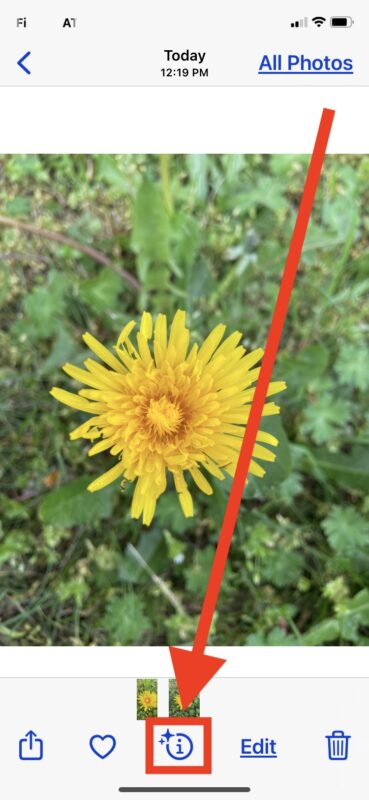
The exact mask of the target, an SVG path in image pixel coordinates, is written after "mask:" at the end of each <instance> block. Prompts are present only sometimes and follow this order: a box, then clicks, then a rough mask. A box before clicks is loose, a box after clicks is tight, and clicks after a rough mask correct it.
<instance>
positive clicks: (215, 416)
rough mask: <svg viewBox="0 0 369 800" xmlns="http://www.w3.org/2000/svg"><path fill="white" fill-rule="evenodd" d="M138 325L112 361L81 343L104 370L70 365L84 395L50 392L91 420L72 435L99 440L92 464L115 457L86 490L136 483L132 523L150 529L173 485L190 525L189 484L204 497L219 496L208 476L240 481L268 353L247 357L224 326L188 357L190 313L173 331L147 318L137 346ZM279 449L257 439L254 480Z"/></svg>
mask: <svg viewBox="0 0 369 800" xmlns="http://www.w3.org/2000/svg"><path fill="white" fill-rule="evenodd" d="M135 324H136V323H135V322H133V321H132V322H129V323H128V325H126V326H125V327H124V328H123V330H122V332H121V333H120V335H119V337H118V341H117V344H116V346H115V348H114V349H115V353H116V355H113V353H111V352H110V350H108V349H107V348H106V347H104V345H102V344H101V343H100V342H99V341H98V340H97V339H95V337H94V336H92V335H91V334H90V333H85V334H84V336H83V339H84V341H85V343H86V344H87V346H88V347H89V348H90V350H91V351H92V352H93V353H94V354H95V355H96V356H98V358H99V359H100V361H102V362H103V364H101V363H99V362H97V361H95V360H94V359H92V358H87V360H86V361H85V362H84V365H85V368H86V369H80V368H79V367H75V366H73V365H72V364H64V367H63V369H64V371H65V372H66V373H67V375H70V376H71V377H72V378H74V379H75V380H77V381H79V382H80V383H83V384H85V385H86V386H88V387H89V388H88V389H81V390H80V391H79V392H78V394H73V393H72V392H67V391H65V390H64V389H58V388H55V387H54V388H53V389H52V390H51V394H52V395H53V397H55V398H56V399H57V400H59V401H60V402H62V403H65V404H66V405H68V406H71V407H72V408H75V409H77V410H78V411H85V412H87V413H88V414H90V415H91V416H90V418H89V419H88V420H87V421H86V422H83V423H82V425H79V426H78V427H77V428H76V429H75V430H73V431H72V432H71V433H70V438H71V439H77V438H84V439H88V440H90V441H93V440H95V439H99V441H98V442H96V444H93V445H92V447H91V448H90V449H89V451H88V455H89V456H93V455H95V454H96V453H102V452H103V451H104V450H109V451H110V453H111V455H112V456H115V457H116V458H117V459H118V460H117V461H116V463H115V464H114V465H113V466H112V467H111V468H110V469H108V471H107V472H105V473H104V474H103V475H100V477H98V478H96V480H94V481H92V483H90V484H89V486H88V487H87V488H88V489H89V491H90V492H95V491H97V490H98V489H103V488H104V487H105V486H107V485H108V484H109V483H111V482H112V481H115V480H116V479H118V478H121V479H124V480H126V481H136V485H135V490H134V495H133V500H132V507H131V514H132V517H133V518H134V519H139V518H140V517H141V515H142V518H143V523H144V525H150V523H151V521H152V519H153V516H154V513H155V507H156V503H157V500H158V498H159V497H160V495H161V494H163V492H164V491H165V489H166V486H167V477H168V474H169V475H171V476H172V478H173V481H174V485H175V488H176V490H177V493H178V497H179V502H180V504H181V507H182V510H183V513H184V514H185V516H186V517H191V516H193V502H192V496H191V493H190V489H189V488H188V483H187V480H188V478H189V477H190V478H191V479H192V481H193V482H194V483H195V484H196V485H197V487H198V488H199V489H201V491H202V492H204V493H205V494H208V495H210V494H212V492H213V489H212V486H211V484H210V483H209V481H208V479H207V478H206V477H205V474H204V473H209V474H210V475H211V476H212V477H215V478H218V479H219V480H222V479H224V477H225V476H224V473H225V472H227V473H228V474H229V475H231V476H233V475H234V472H235V469H236V465H237V459H238V455H239V451H240V447H241V443H242V438H243V435H244V430H245V425H246V424H247V420H248V417H249V413H250V408H251V402H252V398H253V396H254V391H255V383H256V381H257V378H258V375H259V372H260V367H258V366H257V364H258V363H259V362H260V359H261V357H262V355H263V351H262V349H261V348H259V349H257V350H253V351H251V352H249V353H247V352H246V350H245V348H244V347H243V346H242V345H240V340H241V339H242V334H241V333H239V332H238V331H236V332H235V333H232V334H231V335H230V336H228V337H227V338H225V339H224V338H223V337H224V333H225V325H217V326H216V327H215V328H214V330H213V331H212V332H211V333H210V334H209V335H208V336H207V338H206V339H205V341H204V342H203V343H202V344H201V346H200V347H199V346H198V345H197V344H194V345H193V346H192V347H191V349H189V341H190V333H189V330H188V328H187V327H186V314H185V312H184V311H177V312H176V314H175V316H174V319H173V322H172V324H171V327H170V331H169V332H168V331H167V319H166V316H165V314H159V315H158V317H157V319H156V321H155V326H154V327H153V322H152V317H151V314H149V313H148V312H146V311H145V312H144V313H143V315H142V318H141V325H140V329H139V331H138V333H137V336H136V339H137V343H136V345H134V344H133V343H132V341H131V338H130V336H131V333H132V330H133V328H134V327H135ZM285 388H286V384H285V383H284V382H282V381H273V382H271V383H270V384H269V388H268V396H271V395H274V394H276V393H277V392H280V391H282V390H283V389H285ZM278 412H279V407H278V406H276V405H275V404H274V403H273V402H267V403H265V405H264V407H263V415H264V416H267V415H270V414H278ZM277 444H278V440H277V439H276V438H275V437H274V436H272V435H271V434H270V433H266V432H264V431H259V432H258V435H257V437H256V443H255V446H254V450H253V459H252V461H251V465H250V472H251V473H252V474H253V475H258V476H259V477H262V476H263V475H264V473H265V470H264V468H263V467H262V466H261V465H260V463H259V461H267V462H268V461H274V460H275V454H274V453H273V452H272V451H271V450H270V449H269V448H268V447H265V445H270V446H272V447H275V446H276V445H277Z"/></svg>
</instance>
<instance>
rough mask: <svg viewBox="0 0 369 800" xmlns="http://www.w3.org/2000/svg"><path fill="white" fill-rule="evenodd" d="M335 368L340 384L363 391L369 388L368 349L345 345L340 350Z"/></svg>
mask: <svg viewBox="0 0 369 800" xmlns="http://www.w3.org/2000/svg"><path fill="white" fill-rule="evenodd" d="M334 368H335V371H336V372H337V375H338V379H339V382H340V383H342V384H344V385H346V386H352V387H356V388H357V389H361V390H364V389H367V388H368V386H369V350H368V348H367V347H364V346H362V345H355V344H344V345H343V346H342V347H341V349H340V354H339V357H338V359H337V361H336V364H335V367H334Z"/></svg>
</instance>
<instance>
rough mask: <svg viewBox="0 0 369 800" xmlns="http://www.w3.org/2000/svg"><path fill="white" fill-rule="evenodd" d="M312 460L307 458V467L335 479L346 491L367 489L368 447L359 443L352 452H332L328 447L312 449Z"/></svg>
mask: <svg viewBox="0 0 369 800" xmlns="http://www.w3.org/2000/svg"><path fill="white" fill-rule="evenodd" d="M309 453H310V456H311V460H310V459H309V460H308V459H306V464H305V469H306V471H307V472H310V473H312V474H313V475H314V469H315V467H316V468H317V469H318V471H319V472H320V474H321V475H323V476H324V477H326V478H328V479H329V480H332V481H334V482H335V483H337V484H338V485H339V486H341V487H342V488H343V489H345V490H346V491H349V490H350V489H359V490H362V491H367V490H368V486H369V461H368V450H367V448H366V447H361V446H359V445H357V446H356V447H353V448H352V450H351V452H350V453H348V454H346V453H339V452H338V453H331V452H329V451H328V450H326V449H317V450H313V449H310V451H309Z"/></svg>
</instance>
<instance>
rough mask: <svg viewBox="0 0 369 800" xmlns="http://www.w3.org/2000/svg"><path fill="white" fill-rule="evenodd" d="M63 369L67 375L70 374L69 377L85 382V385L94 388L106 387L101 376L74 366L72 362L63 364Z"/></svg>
mask: <svg viewBox="0 0 369 800" xmlns="http://www.w3.org/2000/svg"><path fill="white" fill-rule="evenodd" d="M63 370H64V372H66V373H67V375H70V377H71V378H74V379H75V380H76V381H79V383H85V384H86V386H93V387H94V388H95V389H103V388H104V387H106V383H104V379H103V378H102V377H101V378H100V377H94V376H93V375H91V373H90V372H88V371H87V370H84V369H80V368H79V367H75V366H74V364H68V363H67V364H64V366H63Z"/></svg>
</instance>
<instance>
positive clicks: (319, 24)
mask: <svg viewBox="0 0 369 800" xmlns="http://www.w3.org/2000/svg"><path fill="white" fill-rule="evenodd" d="M311 21H312V22H314V24H315V25H316V26H317V28H321V27H322V25H324V23H325V21H326V18H325V17H313V18H312V20H311Z"/></svg>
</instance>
